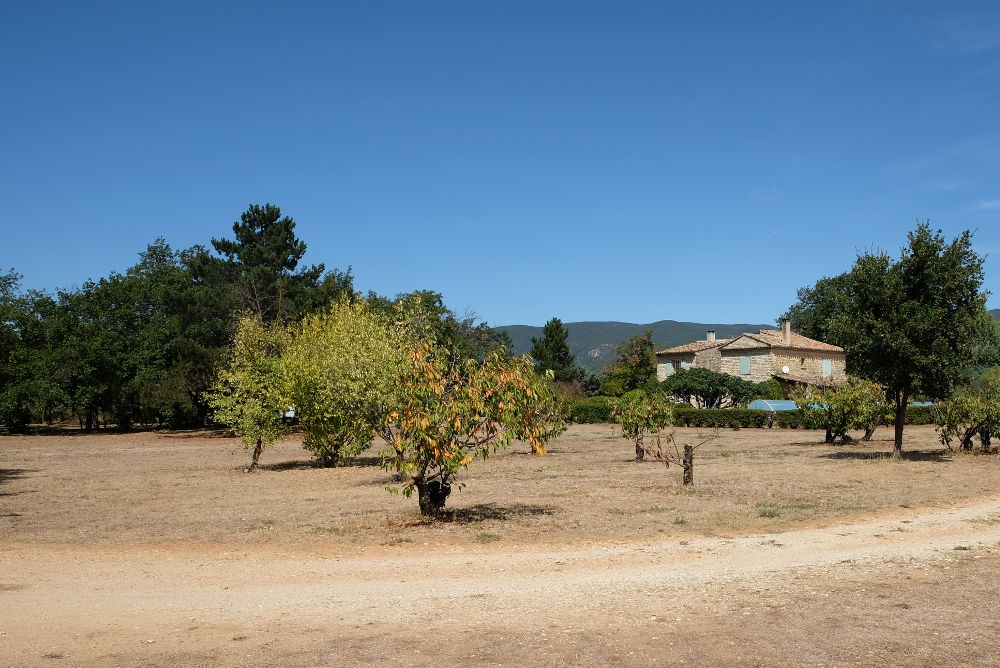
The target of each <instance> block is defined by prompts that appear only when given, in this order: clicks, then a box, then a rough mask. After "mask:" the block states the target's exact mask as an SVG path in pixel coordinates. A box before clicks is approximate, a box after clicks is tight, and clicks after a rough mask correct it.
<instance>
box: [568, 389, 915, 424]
mask: <svg viewBox="0 0 1000 668" xmlns="http://www.w3.org/2000/svg"><path fill="white" fill-rule="evenodd" d="M610 401H611V397H590V398H587V399H579V400H577V401H574V402H572V403H571V404H570V409H569V419H570V422H574V423H576V424H597V423H607V422H611V421H612V418H611V404H610ZM933 408H934V407H933V406H909V407H908V408H907V409H906V424H910V425H917V424H934V413H933ZM674 424H677V425H683V426H685V427H719V428H723V429H726V428H728V429H745V428H752V427H756V428H760V427H771V426H774V427H781V428H784V429H822V428H823V427H822V424H823V412H822V411H818V410H813V409H802V408H798V409H796V410H793V411H776V412H774V413H772V412H771V411H764V410H752V409H749V408H694V407H691V408H688V407H686V406H678V407H675V408H674Z"/></svg>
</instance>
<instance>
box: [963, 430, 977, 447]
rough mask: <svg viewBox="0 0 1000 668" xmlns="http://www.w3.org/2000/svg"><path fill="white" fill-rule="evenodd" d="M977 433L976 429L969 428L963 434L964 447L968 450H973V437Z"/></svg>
mask: <svg viewBox="0 0 1000 668" xmlns="http://www.w3.org/2000/svg"><path fill="white" fill-rule="evenodd" d="M975 435H976V429H975V427H973V428H972V429H967V430H966V431H965V433H964V434H963V435H962V449H963V450H966V451H968V452H972V437H973V436H975Z"/></svg>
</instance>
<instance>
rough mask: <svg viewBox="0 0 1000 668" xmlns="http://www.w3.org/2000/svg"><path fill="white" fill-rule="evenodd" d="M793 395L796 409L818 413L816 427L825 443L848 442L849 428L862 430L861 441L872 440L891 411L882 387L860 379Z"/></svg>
mask: <svg viewBox="0 0 1000 668" xmlns="http://www.w3.org/2000/svg"><path fill="white" fill-rule="evenodd" d="M792 398H793V399H794V400H795V403H796V405H797V406H798V407H799V408H801V409H803V410H810V411H814V412H815V414H816V415H818V416H819V419H818V420H817V422H816V426H817V427H819V428H821V429H825V430H826V442H827V443H834V442H835V441H836V440H837V439H840V441H841V442H842V443H846V442H848V441H849V440H850V437H849V436H848V435H847V432H848V430H850V429H864V430H865V436H864V438H863V440H866V441H868V440H871V437H872V434H873V433H874V431H875V428H876V427H877V426H878V425H880V424H882V423H883V422H884V421H885V420H886V418H887V417H888V415H889V413H890V411H891V410H892V407H891V406H890V405H889V403H888V402H887V401H886V395H885V390H883V389H882V388H881V387H879V386H878V385H876V384H875V383H872V382H870V381H867V380H862V379H860V378H848V379H847V382H846V383H842V384H840V385H834V386H832V387H825V388H822V387H816V386H812V385H810V386H808V387H805V388H801V389H799V390H797V391H796V392H794V393H793V394H792Z"/></svg>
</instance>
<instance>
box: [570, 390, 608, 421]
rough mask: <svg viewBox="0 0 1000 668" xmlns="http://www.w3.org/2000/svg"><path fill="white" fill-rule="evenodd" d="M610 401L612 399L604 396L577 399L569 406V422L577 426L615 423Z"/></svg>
mask: <svg viewBox="0 0 1000 668" xmlns="http://www.w3.org/2000/svg"><path fill="white" fill-rule="evenodd" d="M610 401H611V397H604V396H598V397H588V398H586V399H577V400H576V401H573V402H571V403H570V405H569V421H570V422H573V423H575V424H599V423H606V422H613V421H614V420H613V419H612V417H611V404H610V403H609V402H610Z"/></svg>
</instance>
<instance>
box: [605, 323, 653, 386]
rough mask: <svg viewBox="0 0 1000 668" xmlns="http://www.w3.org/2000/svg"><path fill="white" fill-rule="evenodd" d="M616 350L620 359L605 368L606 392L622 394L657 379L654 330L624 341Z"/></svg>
mask: <svg viewBox="0 0 1000 668" xmlns="http://www.w3.org/2000/svg"><path fill="white" fill-rule="evenodd" d="M615 352H616V353H617V354H618V359H617V360H616V361H615V362H613V363H612V364H611V365H610V366H609V367H608V368H607V369H606V370H605V380H604V392H605V394H608V395H610V396H621V395H623V394H625V393H626V392H631V391H632V390H637V389H640V388H644V387H646V386H648V385H650V383H651V382H655V381H656V354H655V353H654V350H653V332H652V330H649V331H646V333H644V334H636V335H635V336H632V337H629V338H628V339H626V340H625V341H622V342H621V343H619V344H618V347H617V348H615Z"/></svg>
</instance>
